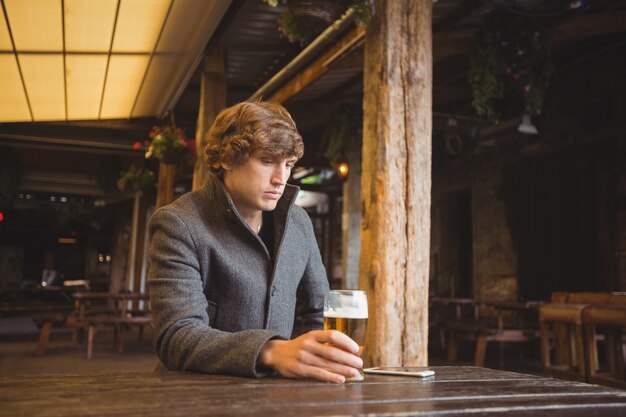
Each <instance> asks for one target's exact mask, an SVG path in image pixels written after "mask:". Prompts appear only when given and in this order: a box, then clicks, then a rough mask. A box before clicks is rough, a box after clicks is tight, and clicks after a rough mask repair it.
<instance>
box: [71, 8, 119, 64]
mask: <svg viewBox="0 0 626 417" xmlns="http://www.w3.org/2000/svg"><path fill="white" fill-rule="evenodd" d="M64 4H65V10H64V11H65V49H66V50H67V52H107V53H108V52H109V48H110V47H111V36H112V35H113V24H114V23H115V13H116V11H117V0H98V1H85V0H65V3H64Z"/></svg>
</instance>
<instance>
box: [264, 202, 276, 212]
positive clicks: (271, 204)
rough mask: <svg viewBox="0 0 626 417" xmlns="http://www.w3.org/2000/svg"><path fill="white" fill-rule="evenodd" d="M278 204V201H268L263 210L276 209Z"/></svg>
mask: <svg viewBox="0 0 626 417" xmlns="http://www.w3.org/2000/svg"><path fill="white" fill-rule="evenodd" d="M277 204H278V202H277V201H270V202H266V203H265V206H264V207H263V211H274V209H276V206H277Z"/></svg>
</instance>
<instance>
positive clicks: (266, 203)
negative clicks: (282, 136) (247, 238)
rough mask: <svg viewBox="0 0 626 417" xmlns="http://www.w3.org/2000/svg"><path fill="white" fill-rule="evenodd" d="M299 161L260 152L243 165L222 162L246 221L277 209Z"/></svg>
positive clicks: (225, 179) (230, 191)
mask: <svg viewBox="0 0 626 417" xmlns="http://www.w3.org/2000/svg"><path fill="white" fill-rule="evenodd" d="M296 161H297V158H296V157H290V158H280V157H278V158H277V157H274V156H272V155H271V154H269V153H267V152H266V151H263V150H257V151H256V152H254V153H253V154H252V155H251V156H250V158H249V159H248V161H246V163H244V164H243V165H239V166H232V165H229V164H224V163H222V167H223V168H224V184H225V185H226V189H227V190H228V193H229V194H230V196H231V198H232V199H233V202H234V203H235V207H236V208H237V211H238V212H239V214H240V215H241V216H242V217H244V218H246V217H249V216H254V215H257V214H258V213H259V212H260V211H271V210H274V209H275V208H276V204H277V203H278V199H279V198H280V197H281V196H282V195H283V191H284V190H285V184H286V183H287V180H288V179H289V176H290V175H291V169H292V168H293V166H294V164H295V163H296Z"/></svg>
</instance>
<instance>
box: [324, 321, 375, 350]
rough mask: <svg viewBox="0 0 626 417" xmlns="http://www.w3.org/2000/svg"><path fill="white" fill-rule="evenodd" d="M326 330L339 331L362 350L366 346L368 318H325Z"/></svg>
mask: <svg viewBox="0 0 626 417" xmlns="http://www.w3.org/2000/svg"><path fill="white" fill-rule="evenodd" d="M324 330H339V331H340V332H341V333H345V334H347V335H348V337H350V339H352V340H354V341H355V342H356V343H357V344H358V345H359V346H361V348H363V345H364V344H365V333H366V332H367V317H366V318H353V317H335V316H324Z"/></svg>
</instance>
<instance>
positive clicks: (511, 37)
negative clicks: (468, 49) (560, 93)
mask: <svg viewBox="0 0 626 417" xmlns="http://www.w3.org/2000/svg"><path fill="white" fill-rule="evenodd" d="M552 69H553V64H552V58H551V53H550V45H549V41H548V35H547V33H546V31H545V30H544V29H543V27H542V26H541V25H540V24H539V23H538V22H537V21H536V20H534V19H532V18H530V17H528V16H523V15H518V14H513V13H510V12H507V11H505V10H500V9H496V10H494V11H492V12H490V13H488V14H487V15H485V16H484V17H483V20H482V22H481V25H480V27H479V28H478V31H477V32H476V35H475V38H474V45H473V49H472V55H471V62H470V70H469V82H470V84H471V87H472V93H473V101H472V105H473V107H474V109H475V110H476V112H477V113H478V114H479V115H481V116H486V117H487V118H488V119H489V120H492V121H496V122H497V121H499V120H500V119H501V117H502V115H503V108H504V107H505V104H506V103H505V102H506V101H507V100H508V99H510V98H514V99H521V101H522V103H523V111H524V112H525V113H528V114H531V115H533V114H539V113H541V110H542V109H543V103H544V100H545V97H546V92H547V89H548V84H549V80H550V75H551V74H552Z"/></svg>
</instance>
